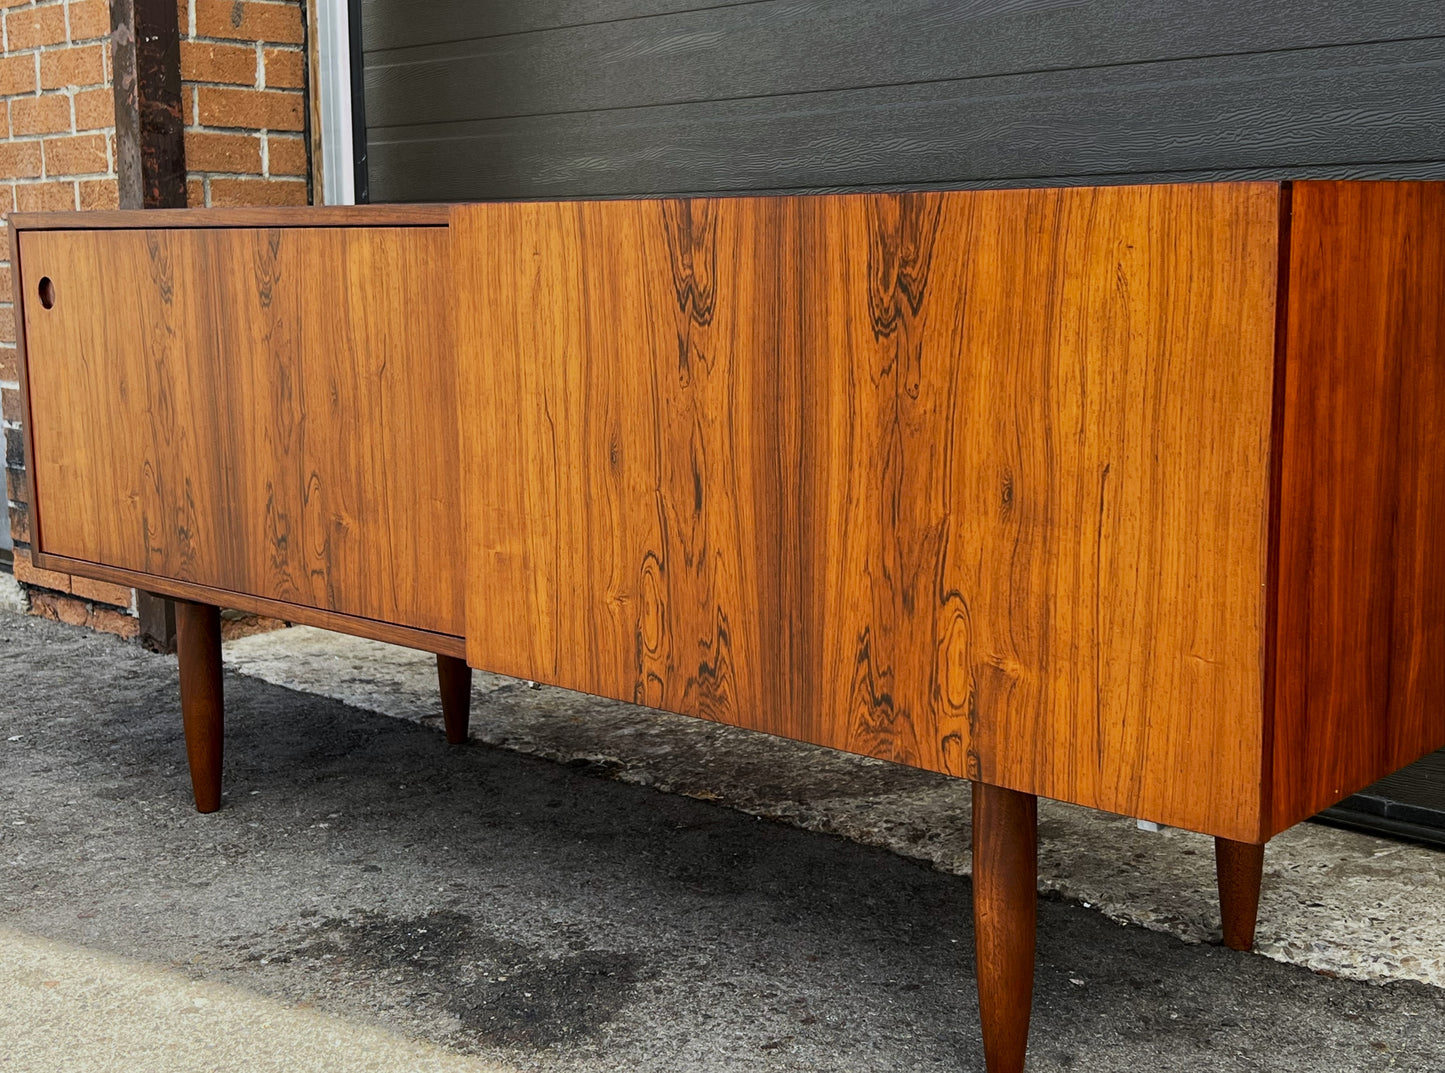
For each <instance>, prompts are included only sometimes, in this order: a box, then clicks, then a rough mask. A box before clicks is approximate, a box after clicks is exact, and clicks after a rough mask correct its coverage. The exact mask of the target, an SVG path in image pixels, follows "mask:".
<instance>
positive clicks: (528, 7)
mask: <svg viewBox="0 0 1445 1073" xmlns="http://www.w3.org/2000/svg"><path fill="white" fill-rule="evenodd" d="M757 2H758V0H734V2H733V3H732V4H728V3H727V0H720V2H718V0H715V2H713V3H707V2H706V0H424V2H420V3H418V2H417V0H361V40H362V44H363V46H364V47H365V48H367V49H370V48H374V47H386V48H398V47H402V46H406V45H424V44H429V43H433V42H437V41H461V40H464V39H470V38H478V37H495V36H498V35H501V34H523V33H531V32H533V31H536V30H547V29H552V28H553V27H557V26H585V25H595V24H598V23H606V22H616V21H619V20H623V19H645V18H652V17H655V16H657V15H670V14H674V13H676V12H679V11H693V10H696V9H697V8H715V7H723V6H727V7H734V6H735V7H744V6H751V5H753V4H756V3H757ZM373 42H374V43H375V44H373Z"/></svg>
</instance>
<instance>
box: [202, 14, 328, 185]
mask: <svg viewBox="0 0 1445 1073" xmlns="http://www.w3.org/2000/svg"><path fill="white" fill-rule="evenodd" d="M180 18H181V79H182V82H183V84H184V87H185V89H184V101H183V106H184V111H185V116H186V168H187V171H188V182H187V186H186V200H187V201H188V203H189V204H191V205H305V204H306V203H307V201H308V199H309V198H308V193H309V192H308V183H307V176H308V173H309V170H310V167H309V164H310V162H309V159H308V148H307V140H306V135H305V130H306V92H305V86H306V51H305V49H306V27H305V20H304V14H303V6H302V3H301V0H181V3H180Z"/></svg>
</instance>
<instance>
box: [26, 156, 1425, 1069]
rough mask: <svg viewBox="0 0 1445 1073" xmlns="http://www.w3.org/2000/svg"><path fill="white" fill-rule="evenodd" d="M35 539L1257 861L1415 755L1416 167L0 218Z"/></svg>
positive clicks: (76, 564) (990, 852) (1420, 744)
mask: <svg viewBox="0 0 1445 1073" xmlns="http://www.w3.org/2000/svg"><path fill="white" fill-rule="evenodd" d="M11 222H12V257H13V264H14V266H15V272H14V277H15V286H16V309H17V310H18V311H19V314H20V320H21V323H22V325H23V330H22V331H21V333H20V335H21V356H22V363H21V364H22V369H23V386H24V390H25V397H24V405H25V413H24V425H25V434H26V440H27V448H28V451H29V460H28V465H29V468H28V472H29V475H30V480H31V482H32V487H31V490H30V491H31V498H30V503H31V511H32V514H31V523H32V532H33V535H34V557H35V561H36V563H37V564H38V565H40V566H44V567H48V568H50V569H54V570H61V571H67V572H70V573H74V574H80V575H85V576H91V577H96V578H101V579H104V580H109V581H114V582H119V583H122V584H126V585H133V586H136V587H138V588H142V589H146V590H150V591H153V592H157V593H162V594H165V595H168V596H172V597H175V598H177V599H178V600H179V601H181V602H180V604H179V608H180V612H179V638H178V641H179V648H180V665H181V687H182V706H183V711H184V721H185V732H186V739H187V745H188V749H189V754H190V758H191V767H192V776H193V782H194V789H195V794H196V801H197V805H198V807H199V808H201V810H202V811H209V810H211V809H214V808H216V807H217V806H218V804H219V800H220V758H221V723H222V713H221V683H220V655H219V630H218V623H217V610H216V609H217V607H219V606H230V607H236V608H240V609H243V610H251V611H260V612H265V613H269V614H274V615H278V616H280V617H283V618H286V619H289V620H291V621H296V622H305V623H311V624H314V625H319V626H325V627H328V628H332V629H337V630H342V631H347V632H352V633H357V634H362V635H366V636H371V637H377V638H381V639H383V640H388V641H395V642H398V643H401V644H406V645H412V646H415V647H418V648H422V649H428V650H431V651H433V652H436V653H437V654H438V657H439V670H440V679H441V687H442V691H443V700H444V707H445V710H446V714H447V725H448V735H449V737H451V738H452V740H454V741H460V740H464V739H465V734H466V721H467V697H468V689H469V680H470V670H469V667H480V668H486V669H488V670H492V671H498V672H503V673H506V674H512V675H518V676H521V677H526V678H530V679H535V680H537V681H542V682H548V683H552V684H555V685H560V686H565V687H567V688H570V689H577V690H583V691H586V692H590V693H595V694H600V695H603V696H607V697H614V698H619V699H623V700H628V701H636V702H637V703H640V704H645V705H651V706H654V707H659V708H666V709H669V710H672V711H677V712H683V713H686V714H689V715H696V716H700V717H703V718H708V719H715V720H720V721H722V722H726V723H730V724H733V725H737V726H741V727H748V728H751V729H755V730H761V731H766V732H768V733H772V734H780V735H784V736H787V737H792V738H798V739H801V740H804V741H809V742H813V743H816V744H819V745H824V746H830V747H833V748H838V749H845V750H849V751H852V752H857V753H863V754H866V755H869V756H874V757H881V758H884V759H889V760H895V761H898V762H900V763H905V764H912V765H915V766H918V767H923V768H929V769H932V770H935V771H941V772H946V773H949V774H952V775H956V776H959V777H962V778H968V779H971V780H972V781H973V783H974V802H975V813H974V821H973V823H974V861H975V865H974V885H975V888H974V889H975V920H976V931H977V944H978V950H977V953H978V973H979V987H980V1008H981V1011H982V1016H983V1022H984V1045H985V1051H986V1053H987V1058H988V1067H989V1069H990V1070H992V1071H994V1073H1005V1071H1013V1070H1018V1069H1020V1068H1022V1063H1023V1056H1024V1050H1025V1043H1026V1039H1027V1031H1028V1009H1029V996H1030V993H1031V988H1032V974H1033V950H1034V947H1033V943H1034V938H1033V925H1034V897H1035V894H1034V889H1035V863H1034V862H1035V847H1036V843H1035V839H1036V834H1035V798H1036V795H1045V796H1048V797H1053V798H1058V799H1060V800H1064V801H1071V802H1075V803H1078V804H1082V805H1087V806H1090V807H1094V808H1100V809H1107V810H1109V811H1112V812H1117V813H1123V814H1126V815H1130V816H1136V817H1139V818H1141V819H1147V820H1153V821H1156V822H1159V823H1164V824H1170V825H1174V826H1179V827H1185V828H1189V829H1192V830H1195V831H1200V832H1204V833H1206V834H1209V835H1213V836H1215V838H1216V840H1217V841H1216V845H1217V847H1218V864H1219V879H1220V888H1221V902H1222V916H1223V923H1224V935H1225V940H1226V942H1228V943H1229V944H1230V945H1231V946H1235V947H1240V948H1243V947H1248V946H1249V945H1250V943H1251V942H1252V935H1253V928H1254V915H1255V907H1256V904H1257V900H1258V891H1259V882H1260V875H1261V865H1262V855H1263V847H1264V843H1265V842H1266V841H1267V840H1268V839H1269V838H1270V837H1271V836H1272V835H1274V834H1275V833H1277V832H1279V831H1281V830H1283V829H1285V828H1286V827H1289V826H1290V825H1292V824H1294V823H1297V822H1299V821H1300V820H1302V819H1304V818H1306V817H1308V816H1310V815H1312V814H1313V813H1314V812H1316V811H1318V810H1319V809H1321V808H1323V807H1325V806H1327V805H1330V804H1332V803H1334V802H1336V801H1338V800H1340V799H1341V798H1343V797H1345V796H1347V795H1348V794H1350V793H1352V792H1354V791H1355V790H1357V789H1359V788H1361V787H1363V786H1364V785H1366V784H1368V783H1370V782H1372V781H1374V780H1375V779H1378V778H1380V777H1382V776H1384V775H1386V774H1388V773H1390V772H1392V771H1394V770H1396V769H1398V768H1400V767H1402V766H1404V765H1405V764H1407V763H1409V762H1411V761H1413V760H1415V759H1416V758H1418V757H1419V756H1421V755H1423V754H1424V753H1426V752H1428V751H1430V750H1432V749H1435V748H1438V747H1440V746H1442V745H1445V535H1442V534H1445V183H1438V184H1436V183H1345V182H1297V183H1292V184H1291V183H1238V184H1200V185H1159V186H1142V187H1104V188H1071V189H1039V190H1009V191H976V192H938V193H910V194H857V195H837V196H808V197H802V196H799V197H768V198H730V199H691V200H666V201H663V200H636V201H610V202H547V203H499V204H478V205H459V206H452V207H440V206H438V207H427V206H421V207H364V208H347V209H298V210H276V211H247V210H234V211H223V210H208V211H194V212H191V211H151V212H144V213H88V214H49V215H16V216H14V217H12V221H11Z"/></svg>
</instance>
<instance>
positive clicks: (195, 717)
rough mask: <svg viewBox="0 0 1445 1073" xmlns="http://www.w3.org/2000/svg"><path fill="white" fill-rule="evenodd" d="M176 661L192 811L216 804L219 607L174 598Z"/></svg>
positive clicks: (220, 732)
mask: <svg viewBox="0 0 1445 1073" xmlns="http://www.w3.org/2000/svg"><path fill="white" fill-rule="evenodd" d="M176 660H177V663H178V665H179V667H180V676H181V721H182V723H183V724H184V726H185V734H186V759H187V760H188V761H189V762H190V768H191V788H192V790H193V791H194V792H195V798H196V811H197V812H215V811H216V810H217V809H218V808H220V807H221V753H222V743H223V741H224V737H225V735H224V712H225V706H224V703H223V690H222V685H221V611H220V608H218V607H214V606H212V605H210V604H197V603H191V602H190V601H189V600H177V601H176Z"/></svg>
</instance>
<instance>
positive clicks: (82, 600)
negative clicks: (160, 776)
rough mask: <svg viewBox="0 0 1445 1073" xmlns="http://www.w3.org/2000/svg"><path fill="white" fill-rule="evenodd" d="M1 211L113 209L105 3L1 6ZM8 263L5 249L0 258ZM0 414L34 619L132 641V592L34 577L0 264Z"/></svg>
mask: <svg viewBox="0 0 1445 1073" xmlns="http://www.w3.org/2000/svg"><path fill="white" fill-rule="evenodd" d="M0 9H3V10H0V30H3V38H0V44H3V52H0V99H3V102H4V124H5V125H4V127H3V128H0V212H9V211H10V210H11V209H12V208H16V209H20V210H22V211H31V210H50V209H68V210H74V209H102V208H114V207H115V205H116V202H117V190H118V188H117V185H116V175H115V99H114V96H113V93H112V90H111V82H110V7H109V4H108V3H107V0H40V2H39V3H36V2H35V0H0ZM8 256H9V244H8V242H7V243H6V244H5V245H4V247H3V249H0V257H6V258H8ZM0 299H3V301H0V404H3V405H0V409H3V417H4V425H5V438H6V472H5V496H6V500H7V504H8V506H9V513H10V532H11V537H12V539H13V540H14V541H15V544H16V548H15V576H16V577H17V578H18V579H19V580H21V581H22V582H25V583H26V584H27V586H29V587H30V600H31V609H32V610H33V611H35V612H36V613H37V614H41V615H46V616H47V617H50V618H58V619H63V620H64V621H66V622H72V623H76V624H89V625H91V626H94V627H97V628H99V629H104V630H109V631H111V632H113V633H119V634H121V635H123V636H134V635H135V633H136V620H135V619H134V618H133V617H132V616H131V614H130V608H131V604H132V596H131V592H130V590H129V589H123V588H120V587H119V586H116V585H105V584H102V583H99V582H93V581H86V580H84V579H82V578H70V577H67V576H65V575H64V574H51V573H49V572H47V571H41V570H36V569H35V568H34V567H33V566H32V565H31V563H30V553H29V550H28V548H27V547H26V545H27V544H28V543H29V540H30V518H29V513H28V507H27V504H26V502H25V498H26V496H25V478H24V470H23V468H22V467H23V456H22V452H21V448H20V441H21V430H20V420H21V414H20V395H19V385H18V383H17V382H16V381H17V378H18V372H17V370H16V367H15V312H14V307H13V305H12V303H11V301H10V299H11V282H10V266H9V263H8V261H6V262H3V263H0Z"/></svg>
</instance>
